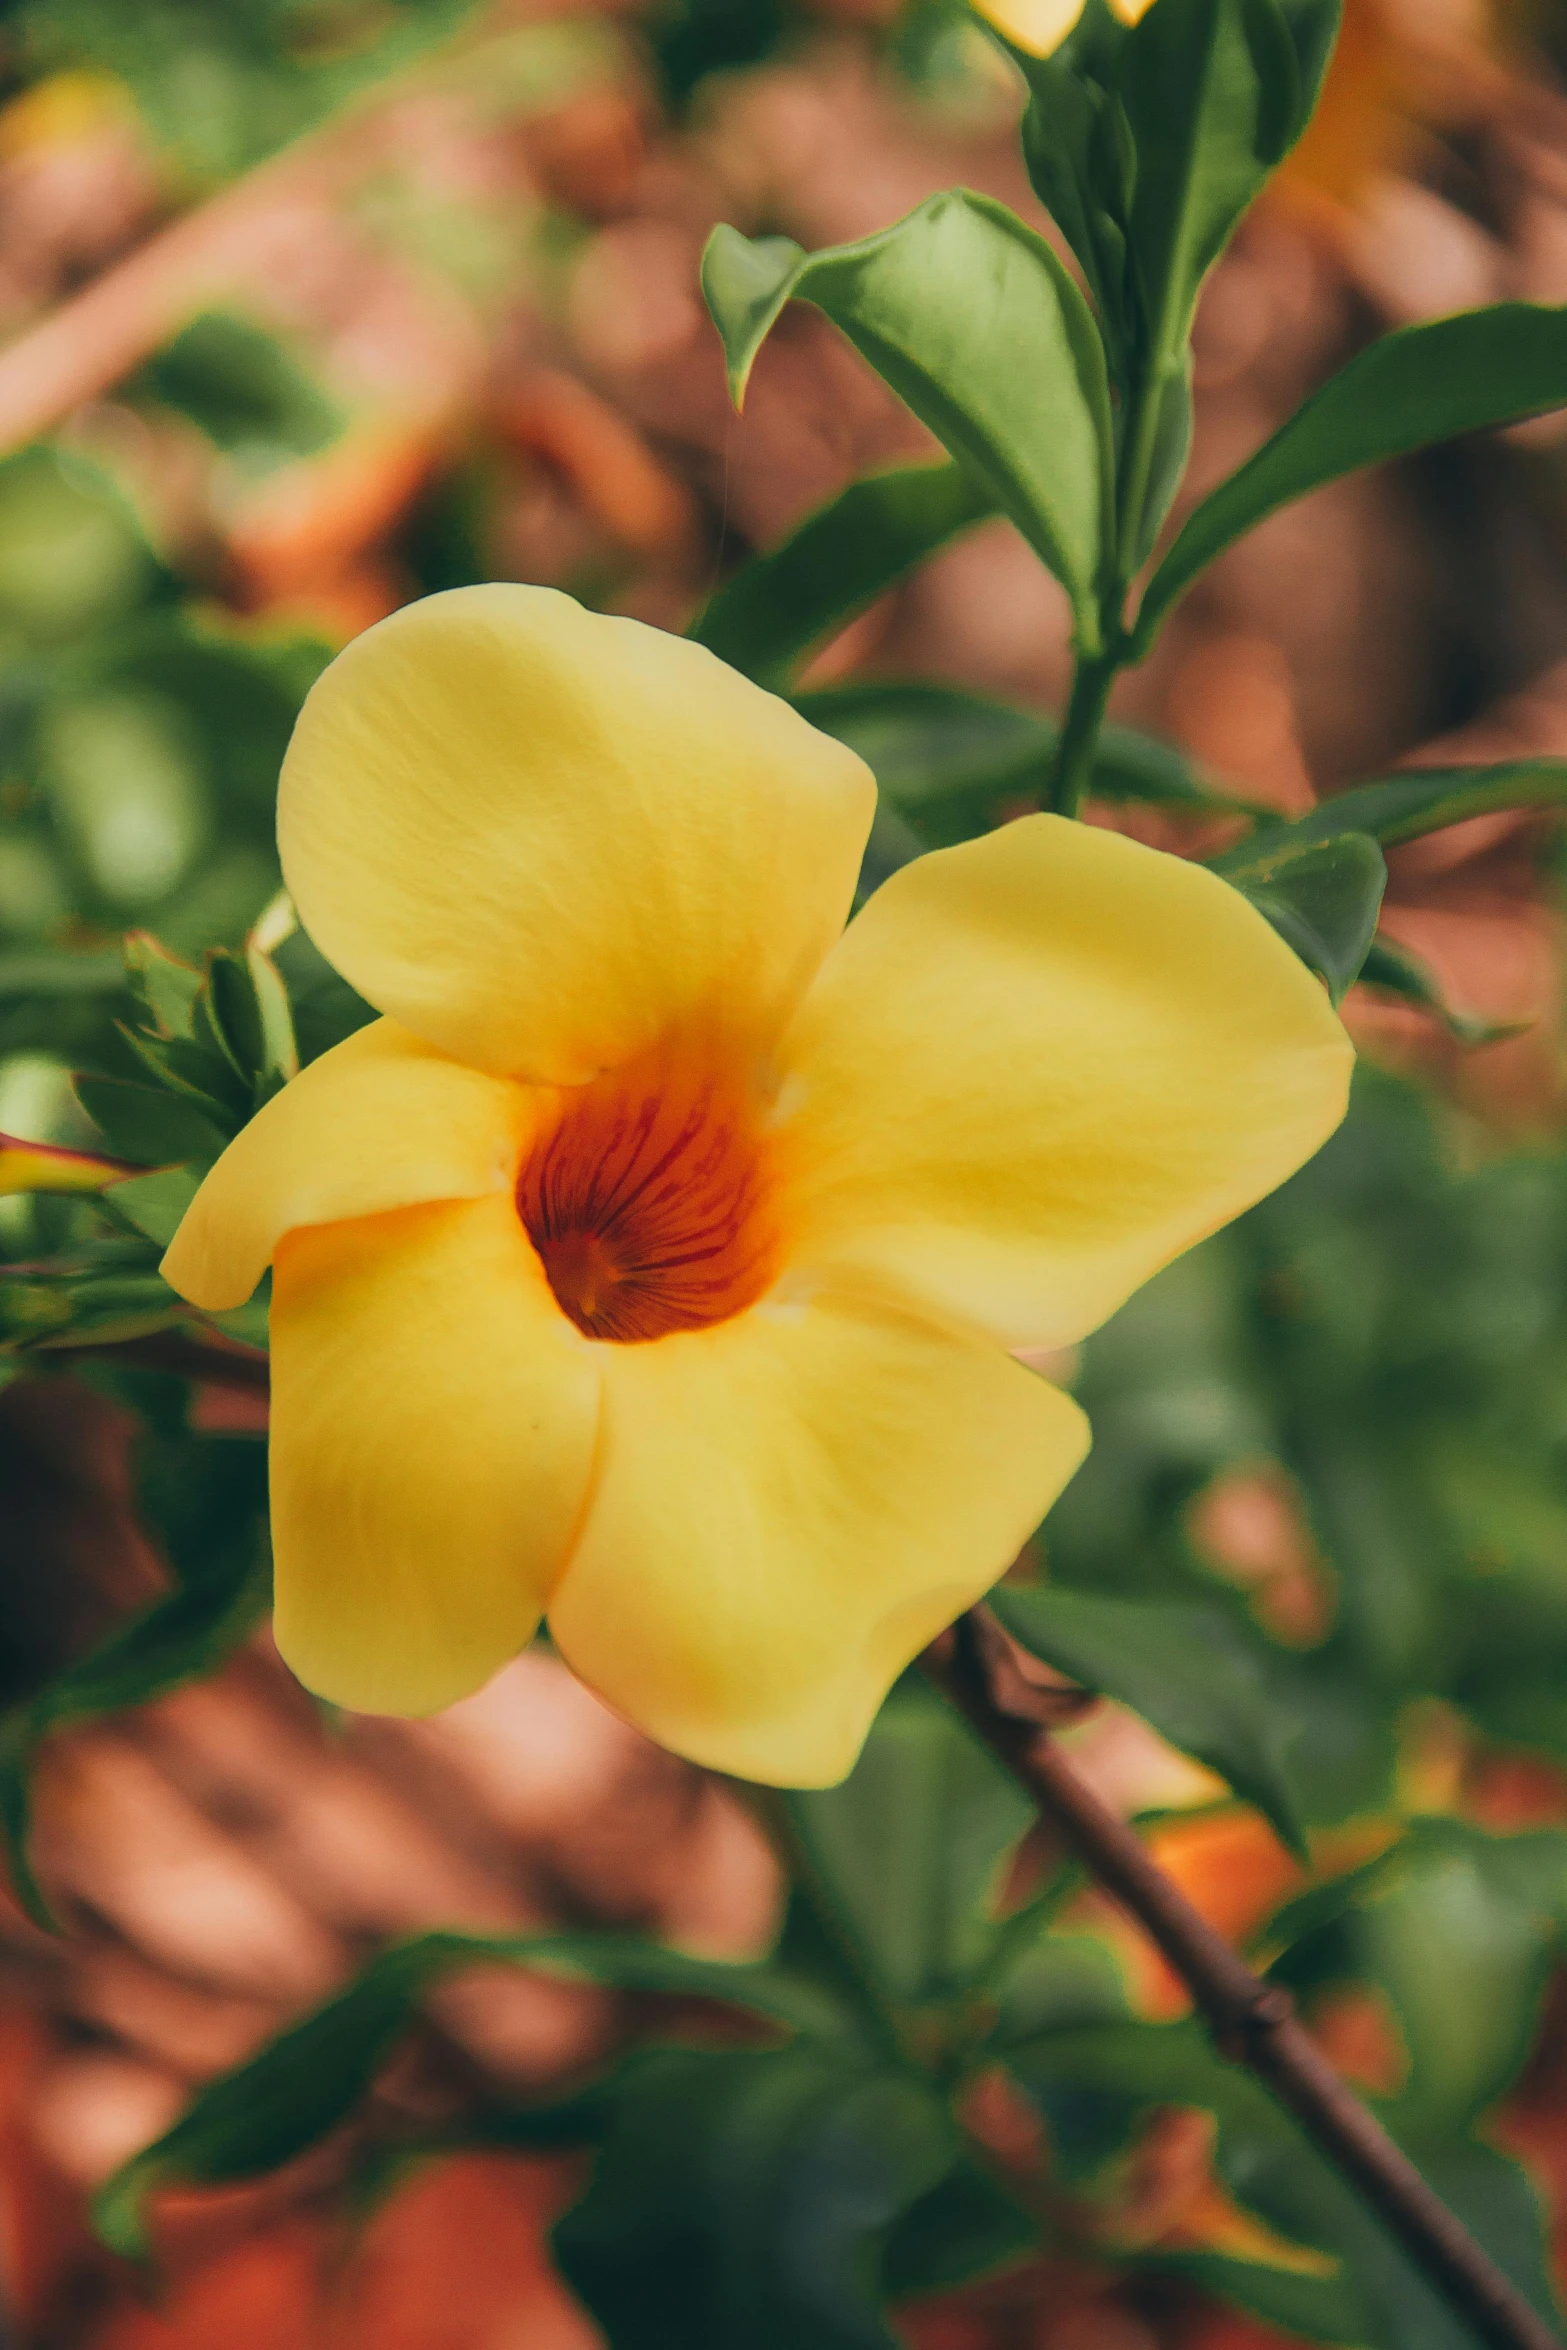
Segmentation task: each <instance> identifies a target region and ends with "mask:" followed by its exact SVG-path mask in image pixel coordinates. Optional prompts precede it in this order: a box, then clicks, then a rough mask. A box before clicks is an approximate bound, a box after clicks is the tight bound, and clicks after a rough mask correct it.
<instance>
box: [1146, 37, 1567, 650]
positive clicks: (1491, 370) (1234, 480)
mask: <svg viewBox="0 0 1567 2350" xmlns="http://www.w3.org/2000/svg"><path fill="white" fill-rule="evenodd" d="M1166 5H1167V0H1160V4H1159V6H1158V7H1157V8H1154V9H1150V11H1149V13H1148V16H1147V18H1146V20H1145V21H1146V23H1147V24H1150V25H1153V24H1157V23H1158V21H1159V19H1160V16H1161V15H1162V12H1163V9H1164V7H1165V6H1166ZM1564 403H1567V309H1545V308H1542V307H1539V306H1537V305H1535V304H1533V303H1529V302H1504V303H1499V304H1498V305H1497V306H1496V307H1495V308H1493V309H1489V310H1473V311H1468V312H1465V313H1464V315H1463V316H1461V317H1458V318H1444V319H1439V320H1438V321H1437V322H1436V323H1435V324H1434V325H1431V326H1411V327H1405V328H1403V329H1401V330H1400V331H1399V332H1398V333H1397V334H1391V335H1385V336H1384V337H1383V339H1382V340H1381V342H1379V343H1373V344H1372V346H1371V348H1370V350H1369V351H1364V352H1362V353H1361V355H1360V357H1359V358H1358V359H1352V360H1351V361H1350V363H1349V365H1348V366H1347V367H1345V368H1343V369H1341V370H1340V372H1339V373H1338V374H1337V375H1335V376H1334V377H1332V378H1331V380H1330V381H1329V382H1328V383H1326V384H1324V385H1323V387H1322V389H1321V391H1320V392H1317V393H1316V394H1314V396H1313V397H1312V398H1311V399H1309V400H1308V401H1307V402H1306V405H1305V406H1304V407H1303V408H1302V409H1300V410H1299V411H1298V412H1297V413H1296V414H1295V415H1294V416H1292V417H1291V418H1290V420H1289V422H1288V424H1286V425H1283V426H1281V427H1280V429H1279V431H1278V432H1276V433H1275V434H1274V436H1273V438H1272V439H1271V440H1270V441H1268V442H1266V443H1265V444H1264V446H1263V447H1262V448H1261V449H1259V450H1258V452H1257V454H1256V456H1255V457H1252V458H1250V459H1249V460H1248V461H1247V463H1246V464H1244V465H1243V466H1242V467H1241V468H1240V471H1239V472H1238V473H1233V474H1231V476H1230V478H1229V480H1228V481H1226V482H1222V483H1221V484H1220V486H1219V488H1218V489H1216V490H1215V491H1213V492H1212V494H1211V495H1210V496H1209V497H1207V498H1205V499H1204V500H1203V502H1202V504H1201V505H1200V506H1199V507H1198V508H1197V510H1196V512H1195V513H1194V514H1192V515H1190V516H1189V517H1188V519H1187V521H1186V523H1185V525H1184V527H1183V528H1182V530H1181V532H1180V534H1179V536H1178V537H1177V538H1176V541H1175V543H1174V545H1173V546H1172V547H1171V548H1170V550H1169V553H1168V554H1167V555H1166V556H1165V558H1164V561H1163V562H1162V563H1161V564H1160V565H1159V568H1158V570H1157V571H1156V572H1155V573H1154V575H1153V578H1152V580H1151V581H1150V582H1149V585H1148V592H1147V594H1146V595H1145V596H1144V598H1143V605H1142V610H1141V612H1140V614H1139V616H1138V621H1137V626H1136V629H1135V631H1134V635H1133V651H1134V654H1135V655H1136V656H1137V657H1139V658H1140V657H1141V656H1142V654H1144V653H1146V652H1147V650H1148V647H1149V646H1150V645H1151V644H1152V642H1153V639H1154V637H1155V635H1156V633H1157V631H1158V628H1159V625H1160V622H1161V621H1162V620H1163V618H1164V616H1165V614H1166V613H1167V612H1168V611H1169V609H1170V607H1171V605H1172V604H1174V603H1175V602H1176V601H1177V600H1178V599H1179V598H1180V597H1181V596H1183V595H1184V594H1185V593H1186V590H1187V589H1188V588H1189V587H1190V586H1191V584H1192V581H1193V580H1194V579H1195V578H1196V577H1197V575H1198V573H1199V572H1201V571H1204V570H1206V569H1207V567H1208V565H1209V564H1210V563H1212V562H1213V561H1214V559H1215V558H1216V557H1217V556H1219V555H1222V554H1223V552H1224V550H1225V549H1226V547H1230V546H1233V545H1234V543H1235V541H1236V540H1237V539H1238V538H1241V537H1243V536H1244V534H1245V533H1246V532H1247V531H1249V530H1253V529H1255V528H1256V526H1257V524H1258V523H1259V522H1262V521H1264V520H1265V519H1266V517H1267V516H1268V515H1270V514H1273V513H1275V512H1277V510H1278V508H1279V507H1280V506H1286V505H1288V504H1289V503H1290V502H1291V500H1293V499H1295V498H1303V497H1305V496H1306V494H1307V492H1308V491H1310V490H1315V489H1321V488H1322V486H1323V485H1324V484H1325V483H1327V482H1330V481H1338V480H1339V479H1341V477H1342V476H1343V475H1344V474H1346V473H1354V472H1356V471H1358V470H1359V468H1360V467H1361V466H1364V465H1381V464H1384V463H1386V462H1387V460H1388V459H1390V458H1393V457H1404V456H1408V455H1409V454H1410V452H1411V451H1412V450H1415V449H1425V448H1429V447H1431V446H1432V444H1433V443H1435V442H1438V441H1448V440H1452V439H1454V438H1455V437H1456V436H1457V435H1459V434H1462V433H1471V432H1483V431H1487V430H1489V429H1490V428H1492V427H1493V426H1496V425H1502V424H1515V423H1517V422H1518V421H1519V419H1520V418H1522V417H1525V416H1538V415H1540V414H1541V413H1542V412H1543V411H1545V410H1546V409H1550V408H1559V407H1561V406H1562V405H1563V404H1564Z"/></svg>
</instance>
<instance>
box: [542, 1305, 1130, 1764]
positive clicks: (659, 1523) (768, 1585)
mask: <svg viewBox="0 0 1567 2350" xmlns="http://www.w3.org/2000/svg"><path fill="white" fill-rule="evenodd" d="M604 1380H605V1390H604V1429H603V1435H602V1437H601V1440H600V1450H599V1472H598V1480H597V1484H596V1487H595V1492H594V1498H593V1501H592V1504H591V1506H590V1509H589V1512H588V1517H587V1520H586V1523H585V1526H584V1528H583V1532H582V1535H581V1538H580V1540H579V1542H578V1545H577V1548H576V1551H575V1552H574V1554H573V1557H572V1561H571V1565H570V1566H569V1567H568V1569H567V1571H566V1574H565V1576H564V1578H563V1580H562V1583H561V1587H560V1589H559V1591H558V1592H557V1593H556V1595H555V1598H554V1599H553V1601H552V1602H551V1604H550V1611H549V1619H550V1630H551V1633H552V1635H553V1637H554V1639H555V1641H556V1643H557V1645H558V1646H559V1648H560V1649H561V1651H562V1653H563V1654H564V1656H565V1657H566V1660H567V1662H568V1663H569V1664H570V1665H571V1666H572V1667H573V1669H574V1670H575V1671H576V1672H577V1673H578V1674H580V1676H581V1677H582V1679H583V1680H585V1681H586V1682H588V1684H589V1685H590V1686H591V1687H592V1688H594V1689H596V1690H597V1691H598V1692H599V1694H600V1695H601V1696H602V1697H605V1698H607V1699H608V1701H609V1703H610V1704H611V1705H614V1706H617V1707H618V1708H619V1709H620V1711H621V1712H622V1713H624V1714H626V1715H628V1716H629V1717H630V1719H631V1720H632V1721H634V1722H636V1723H637V1724H638V1725H639V1727H640V1728H642V1729H644V1730H646V1731H647V1732H649V1734H650V1735H651V1736H652V1737H654V1738H657V1739H659V1740H661V1741H662V1743H663V1744H664V1745H666V1746H669V1747H672V1748H673V1749H674V1750H675V1751H676V1752H677V1753H679V1754H684V1755H688V1756H690V1757H691V1759H692V1760H693V1761H695V1762H701V1763H707V1764H709V1765H712V1766H714V1767H715V1768H717V1769H719V1770H725V1771H733V1772H736V1773H738V1774H739V1775H740V1776H742V1777H745V1778H750V1779H759V1780H763V1781H766V1782H768V1783H771V1784H776V1785H786V1786H830V1785H832V1784H833V1783H834V1782H835V1781H837V1780H838V1779H841V1778H842V1777H843V1776H844V1774H845V1773H846V1772H847V1771H848V1770H849V1769H850V1767H851V1765H852V1764H853V1762H854V1758H855V1755H856V1754H857V1753H858V1751H859V1748H860V1745H861V1742H862V1741H863V1739H864V1737H865V1733H866V1731H867V1730H868V1728H869V1727H870V1723H871V1720H872V1717H873V1716H874V1714H875V1711H876V1708H877V1706H878V1705H879V1704H880V1702H881V1700H882V1698H883V1697H884V1696H885V1695H886V1693H887V1690H888V1688H889V1687H890V1686H891V1683H892V1682H893V1680H894V1679H895V1678H896V1676H897V1674H898V1673H899V1672H900V1671H901V1670H902V1668H903V1667H904V1666H905V1665H906V1664H907V1663H908V1662H909V1660H910V1658H911V1657H913V1656H915V1655H916V1654H917V1653H918V1651H919V1650H920V1649H921V1648H923V1647H924V1646H925V1644H926V1643H927V1642H928V1641H929V1640H931V1639H933V1638H934V1637H935V1635H936V1634H937V1632H939V1631H940V1630H941V1629H942V1628H943V1626H944V1625H946V1624H949V1623H950V1622H951V1621H952V1619H953V1618H954V1617H955V1616H957V1615H958V1614H960V1613H961V1612H962V1610H963V1609H964V1608H965V1607H967V1606H969V1605H970V1604H971V1602H973V1601H974V1600H976V1599H977V1598H978V1597H979V1595H980V1593H981V1592H983V1591H985V1590H986V1589H987V1588H988V1587H989V1585H990V1584H992V1583H993V1582H994V1581H995V1580H996V1578H997V1577H998V1576H999V1575H1001V1574H1003V1573H1004V1572H1005V1570H1006V1568H1007V1567H1008V1566H1009V1565H1010V1564H1011V1562H1012V1559H1013V1558H1014V1557H1015V1555H1016V1553H1017V1550H1018V1548H1019V1546H1020V1545H1021V1544H1022V1543H1023V1542H1024V1541H1025V1540H1026V1538H1027V1537H1028V1535H1029V1534H1030V1533H1031V1532H1032V1531H1033V1529H1034V1527H1035V1526H1036V1525H1037V1524H1038V1522H1039V1520H1040V1518H1041V1517H1042V1516H1043V1515H1044V1513H1045V1510H1046V1509H1047V1508H1048V1506H1049V1504H1050V1503H1051V1502H1052V1501H1053V1500H1054V1498H1055V1496H1056V1494H1057V1493H1058V1492H1059V1491H1060V1489H1061V1487H1062V1486H1063V1485H1064V1484H1065V1482H1066V1480H1067V1478H1068V1477H1069V1476H1070V1475H1071V1474H1072V1472H1073V1470H1074V1469H1075V1468H1076V1467H1077V1465H1078V1463H1079V1461H1080V1460H1081V1459H1082V1457H1083V1454H1084V1453H1085V1452H1086V1450H1087V1448H1088V1431H1087V1423H1086V1421H1085V1420H1084V1418H1083V1415H1082V1413H1081V1412H1080V1411H1079V1410H1078V1408H1077V1406H1076V1404H1074V1403H1073V1402H1072V1401H1071V1399H1070V1397H1068V1396H1065V1395H1063V1394H1061V1393H1060V1391H1059V1390H1058V1389H1056V1388H1053V1387H1049V1386H1047V1385H1046V1384H1045V1382H1044V1381H1043V1380H1042V1379H1038V1378H1036V1377H1035V1376H1034V1375H1033V1374H1032V1373H1031V1372H1028V1371H1025V1370H1023V1369H1022V1368H1021V1366H1020V1365H1018V1364H1016V1363H1014V1362H1012V1361H1010V1360H1009V1359H1008V1357H1007V1356H1006V1355H1004V1354H1003V1353H1001V1351H1000V1350H999V1349H998V1348H996V1347H994V1346H992V1345H991V1344H990V1342H989V1341H987V1340H983V1339H977V1338H974V1337H972V1336H970V1335H969V1334H968V1333H953V1332H950V1331H947V1330H943V1329H941V1328H939V1327H938V1326H936V1325H935V1324H933V1323H929V1322H926V1321H925V1320H923V1319H921V1318H920V1317H918V1316H916V1315H913V1314H910V1313H908V1312H906V1311H904V1310H902V1309H900V1308H897V1307H894V1306H889V1305H886V1304H883V1303H881V1302H879V1301H877V1302H873V1301H869V1300H865V1299H859V1300H856V1299H855V1298H854V1297H853V1296H852V1295H851V1294H847V1293H839V1294H827V1293H821V1294H818V1296H817V1297H815V1298H814V1299H813V1300H812V1301H811V1302H809V1303H805V1304H802V1303H796V1304H793V1305H773V1306H769V1305H763V1306H759V1307H756V1308H754V1309H753V1310H752V1311H751V1312H750V1313H747V1314H741V1315H737V1316H736V1317H735V1318H734V1319H733V1320H732V1321H729V1322H723V1323H718V1324H716V1325H714V1326H713V1327H712V1328H711V1329H708V1330H704V1331H693V1332H683V1333H681V1334H680V1335H678V1336H675V1337H671V1338H665V1339H661V1340H658V1341H657V1342H656V1343H654V1344H652V1345H647V1346H624V1347H611V1348H606V1349H605V1350H604Z"/></svg>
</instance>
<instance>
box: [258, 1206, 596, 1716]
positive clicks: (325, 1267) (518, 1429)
mask: <svg viewBox="0 0 1567 2350" xmlns="http://www.w3.org/2000/svg"><path fill="white" fill-rule="evenodd" d="M599 1388H600V1380H599V1370H598V1364H597V1361H596V1359H595V1355H594V1350H593V1349H592V1348H591V1347H590V1346H589V1345H588V1344H587V1343H586V1341H585V1340H583V1339H582V1338H581V1337H580V1336H579V1335H578V1333H577V1332H576V1331H575V1330H574V1329H573V1328H572V1326H571V1324H570V1323H569V1322H568V1321H567V1320H566V1318H565V1316H564V1315H563V1314H562V1313H561V1311H560V1308H559V1307H558V1306H557V1305H556V1303H555V1300H554V1298H553V1297H552V1296H551V1295H550V1291H549V1287H548V1285H547V1283H546V1282H545V1279H544V1274H543V1271H542V1269H541V1267H540V1265H539V1261H538V1259H537V1257H536V1256H535V1255H534V1253H533V1251H532V1249H531V1248H530V1247H529V1245H528V1241H527V1237H526V1235H525V1234H524V1232H523V1229H522V1225H521V1223H520V1222H519V1220H518V1217H517V1213H516V1210H515V1208H514V1206H513V1204H512V1202H511V1200H510V1199H485V1200H473V1201H462V1202H458V1203H455V1204H447V1205H443V1206H439V1207H425V1208H410V1209H405V1210H404V1211H403V1212H402V1213H401V1214H398V1215H391V1216H374V1217H367V1218H364V1219H362V1220H361V1221H358V1222H355V1223H351V1224H329V1225H318V1226H314V1227H311V1228H308V1229H306V1230H303V1231H299V1232H294V1233H291V1234H290V1235H289V1236H288V1237H287V1238H286V1239H285V1240H284V1242H283V1244H282V1246H281V1248H280V1249H279V1251H278V1258H277V1268H276V1273H275V1277H274V1289H273V1298H272V1549H273V1559H274V1574H275V1582H276V1611H277V1612H276V1616H275V1619H274V1629H275V1633H276V1638H277V1644H278V1647H279V1649H280V1650H281V1651H282V1653H283V1656H284V1658H285V1659H286V1661H287V1662H288V1664H289V1665H290V1666H292V1668H293V1670H294V1671H295V1672H296V1673H297V1674H298V1676H299V1678H300V1679H301V1680H302V1681H303V1682H304V1683H305V1684H306V1686H307V1687H308V1688H311V1689H314V1690H316V1691H317V1692H318V1693H319V1695H321V1696H322V1697H328V1698H331V1699H333V1700H334V1701H335V1702H336V1703H337V1704H339V1705H348V1706H354V1707H356V1708H358V1709H359V1710H360V1711H361V1712H365V1713H396V1714H421V1713H433V1712H434V1711H435V1710H436V1708H437V1707H439V1706H443V1705H450V1704H451V1703H452V1702H453V1700H454V1699H456V1698H459V1697H463V1696H466V1695H467V1693H468V1692H469V1691H470V1690H473V1689H477V1688H479V1687H480V1686H481V1685H482V1684H483V1683H484V1682H485V1681H487V1680H488V1679H489V1677H490V1675H491V1674H492V1673H494V1672H496V1671H498V1670H499V1668H500V1666H502V1665H503V1664H504V1663H505V1662H506V1660H507V1658H508V1657H511V1656H514V1655H515V1654H516V1652H517V1650H518V1649H519V1648H521V1647H522V1646H523V1645H524V1643H525V1642H526V1641H527V1640H528V1639H529V1638H530V1637H531V1635H532V1632H533V1630H534V1627H535V1625H536V1624H537V1622H538V1619H539V1614H540V1611H541V1610H542V1608H543V1606H544V1604H545V1601H546V1600H547V1598H548V1596H549V1593H550V1591H551V1589H552V1587H553V1585H554V1583H555V1580H556V1578H557V1576H558V1574H559V1572H560V1569H561V1566H562V1563H563V1561H564V1560H565V1557H566V1555H567V1551H568V1547H569V1544H570V1541H571V1535H572V1530H573V1528H574V1527H575V1525H576V1523H577V1521H578V1519H579V1518H580V1516H581V1514H582V1508H583V1503H584V1500H585V1498H586V1495H587V1491H588V1485H589V1480H590V1477H591V1474H592V1464H593V1448H594V1443H595V1440H596V1436H597V1429H598V1401H599Z"/></svg>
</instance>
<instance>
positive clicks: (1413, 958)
mask: <svg viewBox="0 0 1567 2350" xmlns="http://www.w3.org/2000/svg"><path fill="white" fill-rule="evenodd" d="M1359 983H1360V985H1361V986H1362V987H1374V988H1377V989H1379V990H1380V991H1381V993H1382V994H1384V995H1395V996H1398V997H1400V998H1401V999H1402V1000H1403V1002H1405V1003H1406V1004H1416V1005H1418V1006H1419V1008H1420V1010H1421V1011H1423V1012H1434V1013H1435V1014H1436V1016H1437V1018H1438V1019H1439V1020H1440V1021H1441V1023H1442V1025H1443V1027H1444V1028H1446V1030H1447V1031H1448V1033H1449V1035H1450V1036H1452V1037H1453V1038H1454V1040H1455V1041H1456V1042H1457V1043H1459V1044H1461V1045H1465V1046H1467V1047H1468V1048H1469V1049H1470V1050H1471V1051H1474V1050H1476V1049H1477V1048H1478V1047H1479V1046H1481V1045H1485V1044H1498V1043H1500V1041H1501V1040H1502V1038H1503V1037H1507V1036H1519V1035H1521V1034H1522V1033H1523V1030H1524V1029H1525V1028H1527V1027H1528V1026H1529V1025H1530V1023H1529V1022H1528V1021H1513V1020H1503V1021H1490V1020H1475V1019H1472V1018H1471V1017H1470V1015H1469V1014H1468V1013H1466V1012H1455V1011H1454V1009H1453V1007H1452V1005H1451V1004H1450V1003H1449V1002H1448V1001H1447V998H1446V997H1445V996H1444V995H1443V993H1442V990H1441V988H1440V987H1439V986H1438V984H1437V979H1436V974H1435V973H1434V972H1433V971H1431V970H1430V969H1429V968H1428V967H1427V965H1426V964H1425V963H1423V962H1422V961H1421V959H1420V957H1419V956H1418V955H1412V954H1411V953H1410V951H1409V949H1408V948H1407V947H1402V946H1399V945H1398V944H1397V943H1396V942H1395V941H1394V940H1392V939H1390V938H1374V939H1373V940H1372V941H1371V945H1370V947H1369V948H1368V950H1367V953H1366V959H1365V961H1364V962H1363V963H1362V964H1361V966H1360V980H1359Z"/></svg>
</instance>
